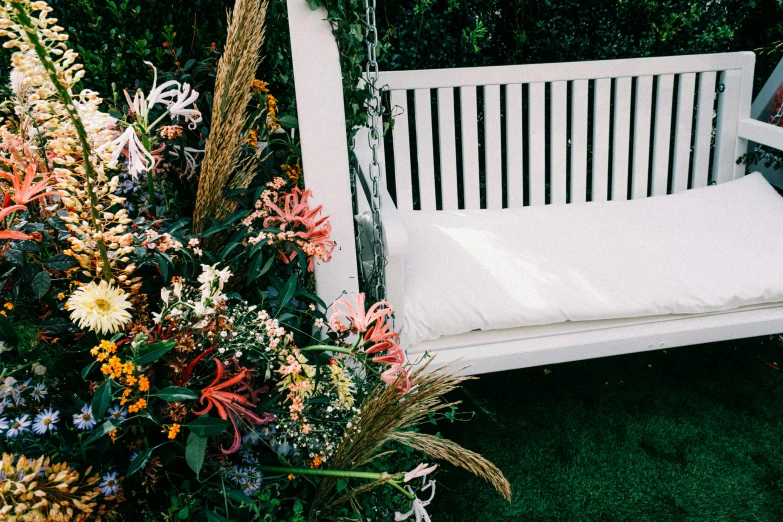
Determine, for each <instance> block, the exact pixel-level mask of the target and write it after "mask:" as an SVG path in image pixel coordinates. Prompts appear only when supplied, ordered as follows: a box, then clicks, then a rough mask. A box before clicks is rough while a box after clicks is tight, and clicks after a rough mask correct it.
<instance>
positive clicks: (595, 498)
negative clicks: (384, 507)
mask: <svg viewBox="0 0 783 522" xmlns="http://www.w3.org/2000/svg"><path fill="white" fill-rule="evenodd" d="M777 362H780V363H781V365H783V347H781V345H780V344H779V343H778V341H773V340H769V339H766V338H765V339H753V340H746V341H733V342H726V343H718V344H711V345H700V346H691V347H685V348H673V349H671V350H666V351H658V352H649V353H642V354H633V355H624V356H618V357H610V358H604V359H595V360H590V361H580V362H575V363H568V364H561V365H554V366H550V367H547V368H542V367H539V368H530V369H524V370H515V371H508V372H503V373H495V374H488V375H483V376H481V379H480V380H478V381H473V382H470V383H467V384H466V385H465V386H464V389H463V390H462V391H461V392H459V393H458V395H455V396H454V397H451V398H452V399H455V400H456V399H461V400H463V401H464V402H463V405H462V407H461V411H462V412H469V411H473V412H475V416H474V417H473V419H472V420H471V421H470V422H456V423H454V424H449V425H446V424H441V423H439V424H438V429H439V430H441V433H442V434H443V435H444V436H446V437H448V438H452V439H454V440H456V441H458V442H459V443H461V444H463V445H464V446H466V447H467V448H470V449H472V450H475V451H478V452H480V453H481V454H483V455H484V456H485V457H487V458H488V459H490V460H491V461H493V462H494V463H495V464H497V465H498V467H500V469H501V470H503V472H504V474H505V475H506V478H508V480H509V481H510V482H511V489H512V492H513V500H512V502H511V503H507V502H506V501H504V500H503V499H502V498H501V497H500V496H499V495H498V494H496V493H495V491H494V490H493V489H492V488H491V487H490V486H489V485H487V484H486V483H484V482H483V481H481V480H480V479H477V478H475V477H473V476H471V475H469V474H468V473H466V472H464V471H462V470H459V469H455V468H451V467H448V466H446V467H443V468H442V470H441V471H440V472H439V473H438V474H437V476H436V479H437V480H438V491H437V495H436V498H435V501H434V502H433V504H432V506H431V508H430V511H429V512H430V514H431V515H433V518H434V522H446V521H462V520H465V521H495V520H515V521H516V520H519V521H528V520H529V521H555V520H578V521H581V520H618V521H620V520H623V521H624V520H643V521H647V520H649V521H667V520H689V521H745V520H764V521H767V520H768V521H776V522H779V521H782V520H783V440H782V439H783V371H777V370H776V369H775V368H774V367H772V366H771V365H773V363H777ZM782 368H783V366H782Z"/></svg>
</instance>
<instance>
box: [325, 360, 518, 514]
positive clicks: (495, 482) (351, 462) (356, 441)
mask: <svg viewBox="0 0 783 522" xmlns="http://www.w3.org/2000/svg"><path fill="white" fill-rule="evenodd" d="M431 363H432V359H430V360H429V361H427V362H426V363H425V364H422V365H421V366H420V367H418V368H417V369H416V370H415V371H413V372H412V373H411V375H410V381H411V385H412V387H411V389H410V391H409V392H408V393H407V394H404V395H403V394H402V393H400V391H399V390H398V386H402V385H403V384H404V383H403V382H402V380H403V379H405V376H403V375H400V376H399V377H398V380H399V381H400V382H398V383H397V385H396V386H387V385H385V384H382V385H379V386H377V387H376V388H375V389H374V390H373V392H372V393H371V394H370V395H369V396H368V397H367V398H366V399H365V400H364V402H363V403H362V405H361V407H360V411H361V413H360V414H359V415H357V417H356V418H355V420H353V421H352V423H351V424H352V425H351V427H350V428H348V429H347V430H346V431H345V435H344V437H343V440H342V441H341V442H340V445H339V446H338V448H337V451H336V452H335V454H334V456H333V457H332V458H331V459H330V461H329V467H330V468H331V469H339V470H355V469H357V468H359V467H361V466H364V465H366V464H368V463H369V462H371V461H372V460H373V459H375V458H377V456H378V455H379V454H380V452H381V449H382V447H383V445H384V444H386V443H387V442H391V441H394V442H398V443H400V444H403V445H406V446H409V447H412V448H414V449H417V450H419V451H422V452H424V453H426V454H427V455H430V456H431V457H433V458H434V459H441V460H445V461H447V462H449V463H450V464H452V465H454V466H457V467H460V468H463V469H466V470H467V471H470V472H471V473H473V474H475V475H477V476H479V477H481V478H483V479H484V480H486V481H487V482H489V483H490V484H491V485H492V486H493V487H494V488H495V489H496V490H497V491H498V492H499V493H500V494H501V495H502V496H503V498H505V499H506V500H511V486H510V485H509V483H508V480H506V478H505V477H504V476H503V473H502V472H501V471H500V470H499V469H498V468H497V467H496V466H495V465H494V464H492V463H491V462H489V461H488V460H486V459H485V458H484V457H482V456H481V455H479V454H478V453H475V452H473V451H470V450H467V449H465V448H463V447H462V446H460V445H459V444H457V443H455V442H453V441H450V440H446V439H440V438H438V437H435V436H432V435H426V434H423V433H417V432H415V431H409V429H410V428H413V427H414V426H417V425H419V424H421V423H422V422H425V421H426V420H427V418H428V416H429V415H430V414H432V413H435V412H438V411H441V410H444V409H448V408H449V407H451V406H452V405H456V404H459V403H458V402H453V403H448V402H445V401H444V400H443V396H444V395H446V394H448V393H449V392H451V391H454V390H455V389H457V388H459V386H460V385H461V384H462V383H463V382H465V381H467V380H472V379H475V377H469V376H458V375H457V372H452V373H447V372H446V371H445V367H440V368H436V369H434V370H429V369H428V367H429V365H430V364H431ZM387 481H388V480H380V481H377V482H374V483H372V484H367V485H365V486H363V487H360V488H356V489H353V490H351V491H349V492H347V493H343V494H340V493H337V489H336V485H337V479H336V478H333V477H324V479H323V480H322V481H321V483H320V484H319V486H318V491H317V493H316V496H315V500H314V501H313V508H312V511H311V513H312V514H313V515H314V516H315V517H316V518H317V517H318V516H319V515H320V516H323V515H325V514H326V513H327V512H329V511H331V510H332V509H334V508H335V507H336V506H338V505H340V504H343V503H345V502H351V501H352V500H353V499H354V498H355V497H356V495H358V494H359V493H361V492H363V491H367V490H369V489H372V488H374V487H376V486H379V485H381V484H384V483H385V482H387Z"/></svg>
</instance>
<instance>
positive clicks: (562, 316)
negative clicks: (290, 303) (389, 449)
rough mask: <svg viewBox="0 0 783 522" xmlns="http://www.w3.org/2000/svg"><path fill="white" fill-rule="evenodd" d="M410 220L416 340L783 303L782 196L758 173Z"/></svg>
mask: <svg viewBox="0 0 783 522" xmlns="http://www.w3.org/2000/svg"><path fill="white" fill-rule="evenodd" d="M402 219H403V221H404V223H405V226H406V230H407V232H408V236H409V249H408V254H407V256H406V258H405V321H404V324H403V326H402V329H401V333H402V336H403V342H404V343H405V344H406V345H409V344H416V343H419V342H421V341H425V340H430V339H436V338H438V337H440V336H444V335H456V334H460V333H465V332H468V331H471V330H476V329H481V330H493V329H501V328H513V327H519V326H532V325H542V324H553V323H560V322H564V321H589V320H599V319H616V318H628V317H645V316H652V315H664V314H696V313H704V312H713V311H721V310H730V309H734V308H738V307H741V306H746V305H756V304H763V303H774V302H781V301H783V198H781V197H780V196H779V195H778V194H777V192H776V191H775V190H774V189H773V188H772V187H771V186H770V185H769V183H767V181H766V180H765V179H764V178H763V176H762V175H761V174H758V173H756V174H751V175H749V176H746V177H744V178H741V179H738V180H735V181H731V182H728V183H723V184H721V185H717V186H711V187H705V188H700V189H693V190H689V191H686V192H682V193H679V194H675V195H668V196H658V197H650V198H645V199H642V200H635V201H610V202H601V203H598V202H590V203H582V204H570V205H549V206H543V207H526V208H520V209H502V210H458V211H434V212H423V211H413V212H409V213H404V214H403V215H402ZM782 329H783V328H782Z"/></svg>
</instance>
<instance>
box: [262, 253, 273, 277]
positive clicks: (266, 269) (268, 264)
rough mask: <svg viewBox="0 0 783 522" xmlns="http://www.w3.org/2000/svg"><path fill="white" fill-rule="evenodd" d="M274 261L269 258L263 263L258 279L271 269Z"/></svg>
mask: <svg viewBox="0 0 783 522" xmlns="http://www.w3.org/2000/svg"><path fill="white" fill-rule="evenodd" d="M274 260H275V257H274V256H271V257H270V258H269V259H267V260H266V263H264V267H263V268H262V269H261V271H260V272H259V273H258V276H259V277H260V276H262V275H264V274H266V273H267V272H268V271H269V269H270V268H271V267H272V261H274Z"/></svg>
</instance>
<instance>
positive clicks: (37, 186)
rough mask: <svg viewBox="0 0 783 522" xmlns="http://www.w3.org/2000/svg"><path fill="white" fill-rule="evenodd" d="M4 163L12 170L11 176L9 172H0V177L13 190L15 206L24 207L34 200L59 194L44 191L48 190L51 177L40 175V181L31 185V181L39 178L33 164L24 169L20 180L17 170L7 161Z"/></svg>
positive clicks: (36, 167) (53, 191)
mask: <svg viewBox="0 0 783 522" xmlns="http://www.w3.org/2000/svg"><path fill="white" fill-rule="evenodd" d="M3 162H4V163H6V164H7V165H10V166H11V168H12V169H13V174H12V173H10V172H3V171H0V177H2V178H5V179H7V180H8V181H10V182H11V185H12V186H13V188H14V202H15V203H16V204H17V205H26V204H28V203H30V202H31V201H35V200H36V199H41V198H45V197H46V196H51V195H53V194H59V193H60V192H59V191H56V190H46V189H47V188H49V182H50V181H52V180H53V179H54V176H53V175H49V174H43V175H40V177H41V180H40V181H38V182H37V183H33V180H34V179H35V178H36V177H37V176H39V174H38V173H37V170H38V166H37V165H36V164H35V163H30V164H28V165H27V167H26V169H25V170H26V173H25V175H24V177H23V178H22V177H21V176H20V175H19V169H18V168H17V167H16V165H14V164H13V163H11V162H10V161H8V160H3Z"/></svg>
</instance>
